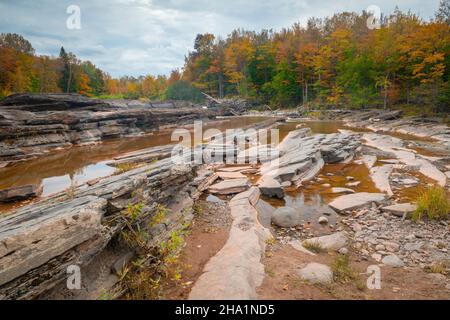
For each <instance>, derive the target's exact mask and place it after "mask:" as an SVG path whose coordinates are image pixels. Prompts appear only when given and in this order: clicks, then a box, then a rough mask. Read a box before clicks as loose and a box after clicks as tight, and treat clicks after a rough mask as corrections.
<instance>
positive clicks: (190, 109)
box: [0, 94, 222, 167]
mask: <svg viewBox="0 0 450 320" xmlns="http://www.w3.org/2000/svg"><path fill="white" fill-rule="evenodd" d="M171 106H172V107H170V106H169V107H166V106H165V105H163V104H155V105H150V104H144V103H134V104H133V103H131V102H130V103H129V104H127V103H124V102H122V103H119V102H116V104H114V102H110V101H102V100H92V99H89V98H85V97H82V96H79V95H74V94H50V95H29V94H20V95H13V96H10V97H8V98H6V99H4V100H3V101H1V102H0V167H2V166H5V165H7V164H9V163H14V162H17V161H21V160H26V159H30V158H35V157H38V156H41V155H43V154H45V153H46V152H48V151H50V150H52V149H55V148H67V147H70V146H73V145H84V144H92V143H97V142H100V141H102V140H105V139H111V138H121V137H130V136H139V135H142V134H145V133H147V132H149V131H153V130H157V129H158V128H160V126H163V125H167V124H187V123H192V122H193V120H195V119H202V118H205V119H206V118H213V117H214V116H217V115H221V114H222V112H221V110H220V109H215V110H214V111H212V110H205V109H203V108H201V107H199V106H197V107H196V106H194V105H192V104H182V103H181V102H180V107H176V104H175V103H172V104H171Z"/></svg>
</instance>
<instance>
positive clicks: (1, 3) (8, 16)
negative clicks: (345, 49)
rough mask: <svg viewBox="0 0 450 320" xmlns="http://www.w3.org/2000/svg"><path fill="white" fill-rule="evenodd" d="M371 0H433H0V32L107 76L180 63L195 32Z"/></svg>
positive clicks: (324, 12)
mask: <svg viewBox="0 0 450 320" xmlns="http://www.w3.org/2000/svg"><path fill="white" fill-rule="evenodd" d="M69 5H78V6H79V7H80V8H81V30H69V29H67V28H66V20H67V18H68V17H69V15H68V14H67V13H66V9H67V7H68V6H69ZM369 5H377V6H379V7H380V8H381V10H382V12H384V13H390V12H392V11H393V10H394V8H395V6H396V5H398V6H399V8H400V9H401V10H403V11H407V10H411V11H412V12H416V13H418V14H420V15H421V16H422V17H423V18H425V19H428V18H429V17H431V16H432V15H433V14H434V11H435V10H436V9H437V7H438V5H439V0H432V1H426V2H425V1H421V0H397V3H395V2H392V0H377V1H373V0H367V1H366V0H360V1H336V0H278V1H273V0H228V1H218V0H217V1H211V0H110V1H104V0H90V1H88V0H58V1H56V0H54V1H52V0H40V1H33V0H16V1H9V0H0V32H16V33H20V34H22V35H24V36H25V37H26V38H27V39H29V40H30V41H31V42H32V44H33V46H34V47H35V49H36V51H37V52H38V53H39V54H47V55H54V56H56V55H58V53H59V49H60V47H61V46H64V47H65V48H66V49H67V50H69V51H72V52H74V53H75V54H76V55H77V56H78V57H79V58H80V59H83V60H91V61H92V62H93V63H95V64H96V65H98V66H99V67H100V68H102V69H103V70H105V71H107V72H109V73H110V74H112V75H113V76H122V75H132V76H139V75H144V74H149V73H151V74H168V73H169V72H170V70H172V69H174V68H181V67H182V66H183V63H184V56H185V55H186V54H187V53H188V51H189V50H192V48H193V42H194V39H195V36H196V35H197V34H198V33H205V32H210V33H214V34H216V35H219V36H221V37H223V38H224V37H226V36H227V35H228V34H229V33H231V31H233V30H234V29H236V28H245V29H248V30H257V31H259V30H261V29H275V30H279V29H281V28H283V27H289V26H291V25H292V24H293V23H294V22H301V23H303V24H304V23H305V22H306V21H307V19H308V18H309V17H311V16H316V17H324V16H329V15H332V14H333V13H336V12H343V11H356V12H361V11H362V10H364V9H366V8H367V7H368V6H369Z"/></svg>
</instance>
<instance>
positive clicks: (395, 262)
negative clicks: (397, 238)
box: [381, 254, 405, 268]
mask: <svg viewBox="0 0 450 320" xmlns="http://www.w3.org/2000/svg"><path fill="white" fill-rule="evenodd" d="M381 262H382V263H383V264H385V265H387V266H390V267H394V268H401V267H403V266H405V263H404V262H403V261H402V260H401V259H400V258H399V257H397V256H396V255H395V254H390V255H388V256H385V257H384V258H383V259H382V260H381Z"/></svg>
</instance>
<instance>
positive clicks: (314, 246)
mask: <svg viewBox="0 0 450 320" xmlns="http://www.w3.org/2000/svg"><path fill="white" fill-rule="evenodd" d="M302 246H303V247H304V248H305V249H306V250H309V251H311V252H314V253H322V252H325V251H326V250H325V249H324V248H323V247H322V245H321V244H320V243H318V242H314V241H308V240H306V241H303V243H302Z"/></svg>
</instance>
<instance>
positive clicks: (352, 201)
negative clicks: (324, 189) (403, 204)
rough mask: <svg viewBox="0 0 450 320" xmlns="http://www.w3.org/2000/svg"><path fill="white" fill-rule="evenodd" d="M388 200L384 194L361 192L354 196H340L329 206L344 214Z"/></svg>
mask: <svg viewBox="0 0 450 320" xmlns="http://www.w3.org/2000/svg"><path fill="white" fill-rule="evenodd" d="M385 199H386V195H385V194H384V193H367V192H360V193H354V194H348V195H345V196H340V197H338V198H336V199H335V200H334V201H332V202H331V203H330V204H329V205H330V207H331V208H333V209H335V210H336V211H338V212H340V213H342V212H345V211H350V210H355V209H358V208H361V207H364V206H366V205H369V204H371V203H373V202H375V203H381V202H383V201H384V200H385Z"/></svg>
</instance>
